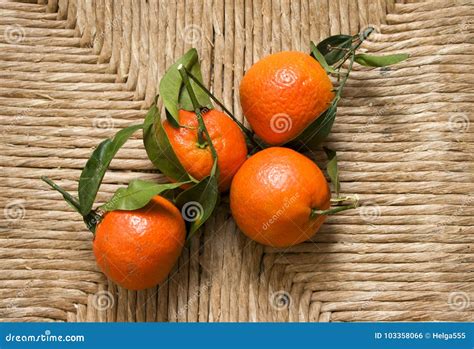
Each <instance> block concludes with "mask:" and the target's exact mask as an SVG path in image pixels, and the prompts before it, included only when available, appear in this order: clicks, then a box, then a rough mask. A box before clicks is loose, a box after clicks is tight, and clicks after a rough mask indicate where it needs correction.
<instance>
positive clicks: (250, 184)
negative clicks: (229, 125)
mask: <svg viewBox="0 0 474 349" xmlns="http://www.w3.org/2000/svg"><path fill="white" fill-rule="evenodd" d="M330 199H331V193H330V190H329V185H328V183H327V181H326V178H325V177H324V175H323V173H322V172H321V170H320V169H319V168H318V166H317V165H316V164H315V163H313V162H312V161H311V160H310V159H308V158H307V157H305V156H304V155H301V154H300V153H297V152H295V151H294V150H291V149H288V148H281V147H273V148H267V149H265V150H263V151H261V152H258V153H257V154H255V155H253V156H252V157H250V158H249V159H248V160H247V161H246V162H245V163H244V164H243V165H242V167H241V168H240V169H239V171H238V172H237V174H236V175H235V177H234V180H233V182H232V186H231V189H230V208H231V211H232V215H233V217H234V219H235V221H236V223H237V225H238V226H239V228H240V230H242V232H243V233H244V234H245V235H247V236H248V237H249V238H250V239H252V240H255V241H257V242H259V243H261V244H264V245H268V246H273V247H288V246H292V245H295V244H298V243H300V242H303V241H305V240H307V239H309V238H310V237H312V236H313V235H314V234H315V233H316V232H317V231H318V229H319V228H320V226H321V225H322V224H323V222H324V220H325V216H324V215H320V216H316V217H311V212H312V209H317V210H326V209H328V208H329V206H330Z"/></svg>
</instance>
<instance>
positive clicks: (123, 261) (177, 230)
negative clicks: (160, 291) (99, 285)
mask: <svg viewBox="0 0 474 349" xmlns="http://www.w3.org/2000/svg"><path fill="white" fill-rule="evenodd" d="M185 237H186V228H185V224H184V220H183V217H182V216H181V213H180V211H179V210H178V209H177V208H176V207H175V206H174V205H173V204H172V203H171V202H169V201H168V200H166V199H165V198H163V197H161V196H155V197H154V198H153V199H152V201H151V202H150V203H149V204H148V205H147V206H145V207H143V208H141V209H139V210H136V211H112V212H108V213H106V214H105V216H104V217H103V220H102V221H101V222H100V223H99V225H98V226H97V229H96V234H95V239H94V244H93V249H94V255H95V258H96V260H97V264H98V265H99V267H100V269H101V270H102V272H103V273H104V274H105V275H106V276H107V277H108V278H110V279H112V280H113V281H114V282H116V283H117V284H119V285H120V286H122V287H124V288H126V289H129V290H143V289H146V288H150V287H153V286H156V285H157V284H159V283H161V282H162V281H164V280H165V278H166V277H167V276H168V274H169V273H170V271H171V269H172V268H173V266H174V265H175V263H176V261H177V260H178V257H179V255H180V254H181V250H182V249H183V246H184V243H185Z"/></svg>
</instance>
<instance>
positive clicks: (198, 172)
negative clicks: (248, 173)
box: [163, 109, 247, 191]
mask: <svg viewBox="0 0 474 349" xmlns="http://www.w3.org/2000/svg"><path fill="white" fill-rule="evenodd" d="M203 120H204V124H205V125H206V128H207V131H208V132H209V135H210V137H211V139H212V144H213V145H214V147H215V148H216V152H217V165H218V167H219V190H220V191H226V190H228V189H229V187H230V183H231V182H232V178H233V177H234V175H235V173H236V172H237V170H238V169H239V168H240V166H241V165H242V164H243V163H244V161H245V160H246V159H247V144H246V143H245V138H244V135H243V133H242V131H241V130H240V128H239V127H238V125H237V124H236V123H235V122H234V121H233V120H232V119H230V118H229V117H228V116H227V115H225V114H224V113H222V112H220V111H218V110H215V109H212V110H210V111H208V112H207V113H205V114H204V115H203ZM179 123H180V124H181V125H182V126H185V127H180V128H175V127H173V126H172V125H171V124H170V123H169V122H168V120H165V121H164V122H163V127H164V129H165V131H166V134H167V135H168V138H169V140H170V143H171V146H172V147H173V150H174V152H175V153H176V156H177V157H178V159H179V161H180V162H181V164H182V165H183V167H184V169H185V170H186V171H187V172H188V173H189V174H191V176H193V177H194V178H196V179H198V180H201V179H203V178H205V177H207V176H209V174H210V173H211V169H212V165H213V163H214V161H213V159H212V153H211V149H210V147H209V146H207V147H205V148H200V147H199V146H198V131H197V130H198V120H197V117H196V114H195V113H194V112H189V111H186V110H180V111H179ZM173 180H179V178H173Z"/></svg>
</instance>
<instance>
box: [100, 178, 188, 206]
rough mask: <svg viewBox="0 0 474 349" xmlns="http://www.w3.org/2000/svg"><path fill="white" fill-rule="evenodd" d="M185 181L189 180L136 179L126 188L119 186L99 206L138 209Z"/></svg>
mask: <svg viewBox="0 0 474 349" xmlns="http://www.w3.org/2000/svg"><path fill="white" fill-rule="evenodd" d="M187 183H189V182H180V183H165V184H159V183H153V182H147V181H143V180H140V179H136V180H133V181H131V182H130V184H129V185H128V187H127V188H119V189H118V190H117V191H116V192H115V194H114V196H112V198H111V199H110V200H109V201H108V202H107V203H106V204H104V205H102V206H101V207H100V208H101V209H102V210H103V211H114V210H138V209H139V208H142V207H144V206H146V204H148V203H149V202H150V200H151V199H152V198H153V197H154V196H155V195H159V194H161V193H163V192H164V191H166V190H172V189H176V188H179V187H180V186H182V185H183V184H187Z"/></svg>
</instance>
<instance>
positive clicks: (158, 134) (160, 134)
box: [143, 104, 191, 181]
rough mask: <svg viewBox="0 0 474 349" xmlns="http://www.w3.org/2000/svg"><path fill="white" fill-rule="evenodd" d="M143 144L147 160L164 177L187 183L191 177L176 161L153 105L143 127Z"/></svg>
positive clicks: (158, 113) (176, 158) (158, 114)
mask: <svg viewBox="0 0 474 349" xmlns="http://www.w3.org/2000/svg"><path fill="white" fill-rule="evenodd" d="M143 142H144V145H145V150H146V153H147V155H148V158H149V159H150V160H151V162H152V163H153V165H155V167H156V168H157V169H159V170H160V171H161V173H163V174H164V175H165V176H166V177H168V178H173V179H174V180H176V181H189V180H191V177H190V176H189V175H188V173H187V172H186V170H185V169H184V168H183V166H182V165H181V163H180V162H179V160H178V157H177V156H176V154H175V152H174V150H173V148H172V147H171V144H170V141H169V138H168V135H167V134H166V132H165V129H164V128H163V124H162V122H161V116H160V112H159V111H158V109H157V107H156V105H155V104H153V106H152V107H151V108H150V110H149V112H148V113H147V115H146V117H145V123H144V125H143Z"/></svg>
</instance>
